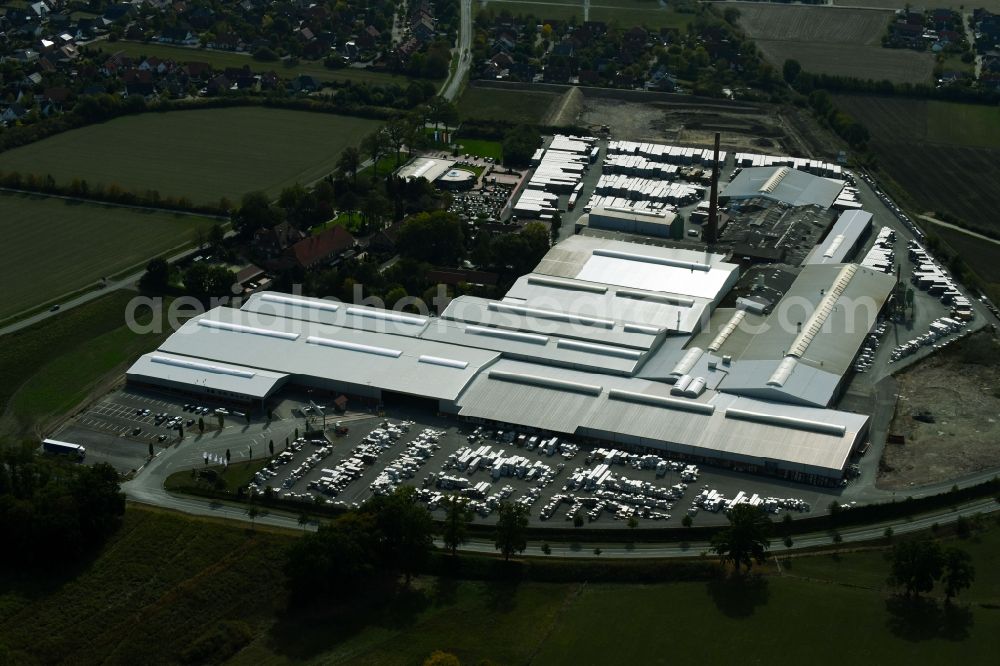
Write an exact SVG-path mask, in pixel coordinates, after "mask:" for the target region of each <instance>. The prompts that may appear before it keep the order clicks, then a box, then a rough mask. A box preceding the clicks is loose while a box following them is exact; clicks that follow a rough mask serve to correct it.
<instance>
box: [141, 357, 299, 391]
mask: <svg viewBox="0 0 1000 666" xmlns="http://www.w3.org/2000/svg"><path fill="white" fill-rule="evenodd" d="M128 377H129V379H132V380H138V381H141V382H143V381H144V382H150V381H155V382H161V383H163V382H165V383H167V384H173V385H177V386H185V385H187V386H202V387H205V388H209V389H213V390H215V391H225V392H229V393H238V394H240V395H245V396H250V397H252V398H263V397H266V396H267V395H269V394H270V393H271V391H273V390H274V389H275V387H276V386H278V385H280V384H281V383H282V382H284V380H285V379H286V378H287V375H285V374H283V373H280V372H270V371H268V370H260V369H259V368H251V367H248V366H245V365H235V364H229V363H219V362H217V361H214V360H206V359H202V358H192V357H190V356H181V355H178V354H168V353H165V352H162V351H156V352H152V353H150V354H144V355H142V356H141V357H140V358H139V360H138V361H136V362H135V363H134V364H133V365H132V367H131V368H129V370H128Z"/></svg>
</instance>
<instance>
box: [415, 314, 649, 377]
mask: <svg viewBox="0 0 1000 666" xmlns="http://www.w3.org/2000/svg"><path fill="white" fill-rule="evenodd" d="M649 337H650V339H651V340H652V339H655V336H649ZM422 338H423V339H425V340H434V341H437V342H442V343H448V344H452V345H459V346H467V347H475V348H477V349H489V350H493V351H496V352H500V353H502V354H503V356H504V357H511V358H518V359H522V360H528V361H531V362H534V363H538V364H540V365H555V366H560V367H569V368H576V369H579V370H585V371H589V372H595V373H612V374H621V375H630V374H632V373H633V372H635V370H636V368H637V367H638V366H639V365H640V364H641V363H642V360H643V357H644V356H645V355H646V350H644V349H636V348H634V347H623V346H620V345H614V344H607V343H602V342H597V341H590V340H581V339H578V338H572V337H562V336H560V335H558V334H555V333H553V334H543V333H537V332H535V333H525V332H523V331H518V330H514V329H512V328H502V327H496V326H483V325H480V324H470V323H466V322H461V321H451V320H448V319H443V318H442V319H437V320H435V322H434V323H433V324H431V325H430V326H428V327H427V330H425V331H424V333H423V334H422Z"/></svg>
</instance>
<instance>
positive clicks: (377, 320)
mask: <svg viewBox="0 0 1000 666" xmlns="http://www.w3.org/2000/svg"><path fill="white" fill-rule="evenodd" d="M240 309H241V310H243V311H244V312H248V313H255V314H257V315H259V316H260V321H262V322H265V323H267V322H274V321H275V320H276V319H277V318H287V319H298V320H301V321H308V322H315V323H318V324H326V325H328V326H347V327H348V328H356V329H359V330H362V331H371V332H373V333H391V334H392V335H407V336H410V337H418V336H419V335H420V333H421V332H422V331H423V330H424V328H425V327H426V326H427V322H428V321H430V320H431V318H430V317H423V316H419V315H412V314H409V313H405V312H391V311H386V310H383V309H381V308H373V307H368V306H363V305H350V304H348V303H341V302H340V301H330V300H326V299H320V298H309V297H306V296H294V295H292V294H282V293H278V292H273V291H262V292H259V293H256V294H253V295H251V296H250V298H248V299H247V300H246V301H245V302H244V303H243V306H242V307H241V308H240Z"/></svg>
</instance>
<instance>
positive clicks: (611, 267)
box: [535, 236, 739, 301]
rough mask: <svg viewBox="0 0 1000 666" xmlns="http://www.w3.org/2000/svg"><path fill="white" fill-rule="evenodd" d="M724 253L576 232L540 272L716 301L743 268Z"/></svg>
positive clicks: (553, 251) (555, 250)
mask: <svg viewBox="0 0 1000 666" xmlns="http://www.w3.org/2000/svg"><path fill="white" fill-rule="evenodd" d="M724 259H725V257H724V255H721V254H711V253H708V252H696V251H694V250H680V249H675V248H667V247H659V246H655V245H639V244H636V243H626V242H623V241H616V240H610V239H606V238H597V237H593V236H571V237H570V238H567V239H566V240H565V241H563V242H561V243H559V244H558V245H556V246H555V247H553V248H552V249H550V250H549V251H548V253H547V254H546V255H545V257H544V258H543V259H542V261H541V263H539V264H538V267H537V268H536V269H535V271H536V272H537V273H544V274H546V275H553V276H556V277H567V278H576V279H578V280H586V281H588V282H599V283H604V284H609V285H616V286H618V287H624V288H627V289H638V290H644V291H656V292H663V293H667V294H676V295H679V296H688V297H692V298H704V299H708V300H709V301H715V300H716V299H719V298H721V297H722V296H723V295H724V294H725V293H726V291H728V290H729V288H730V287H732V285H733V284H735V283H736V279H737V278H738V276H739V267H738V266H736V264H729V263H726V262H725V261H724Z"/></svg>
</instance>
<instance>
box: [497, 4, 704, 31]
mask: <svg viewBox="0 0 1000 666" xmlns="http://www.w3.org/2000/svg"><path fill="white" fill-rule="evenodd" d="M688 4H689V5H690V6H691V7H692V12H680V11H677V8H676V7H677V4H676V3H670V4H669V5H663V4H660V3H659V2H658V0H595V2H591V3H590V13H589V14H588V15H587V16H585V15H584V14H585V12H584V3H583V2H582V0H581V1H578V2H559V1H554V2H547V1H545V0H539V1H537V2H536V1H535V0H487V2H486V3H485V4H482V3H479V4H477V7H479V10H480V11H482V10H483V9H490V10H492V11H494V12H497V13H499V12H500V11H504V10H506V11H508V12H510V13H511V14H512V15H514V16H517V15H531V16H534V17H536V18H537V19H538V20H539V21H545V20H547V19H551V20H553V21H569V20H570V19H573V18H575V19H576V21H577V23H578V24H579V23H582V22H583V21H584V19H585V18H586V19H588V20H590V21H604V22H605V23H609V24H610V23H615V24H617V25H618V26H620V27H623V28H627V27H632V26H636V25H641V26H645V27H646V28H649V29H654V30H656V29H659V28H676V29H678V30H684V29H686V28H687V26H688V24H689V23H691V21H692V20H694V16H695V14H694V13H693V7H694V5H693V3H688Z"/></svg>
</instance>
